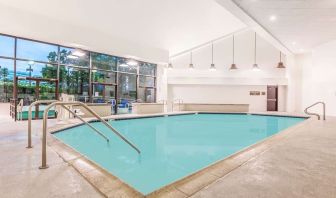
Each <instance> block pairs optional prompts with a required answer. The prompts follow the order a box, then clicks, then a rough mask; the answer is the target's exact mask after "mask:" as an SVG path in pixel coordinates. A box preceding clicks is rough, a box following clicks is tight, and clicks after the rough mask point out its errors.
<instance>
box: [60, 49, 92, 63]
mask: <svg viewBox="0 0 336 198" xmlns="http://www.w3.org/2000/svg"><path fill="white" fill-rule="evenodd" d="M60 64H63V65H74V66H81V67H89V65H90V56H89V52H87V51H83V50H79V49H73V48H66V47H61V48H60Z"/></svg>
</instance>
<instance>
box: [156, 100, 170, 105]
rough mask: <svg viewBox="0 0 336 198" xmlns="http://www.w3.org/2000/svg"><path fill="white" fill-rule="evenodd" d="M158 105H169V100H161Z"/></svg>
mask: <svg viewBox="0 0 336 198" xmlns="http://www.w3.org/2000/svg"><path fill="white" fill-rule="evenodd" d="M158 103H162V104H163V105H167V103H168V102H167V100H164V99H162V100H159V101H158Z"/></svg>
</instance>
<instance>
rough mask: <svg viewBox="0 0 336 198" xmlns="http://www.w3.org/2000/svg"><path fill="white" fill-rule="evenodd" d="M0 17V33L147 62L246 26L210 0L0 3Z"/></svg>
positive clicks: (31, 0)
mask: <svg viewBox="0 0 336 198" xmlns="http://www.w3.org/2000/svg"><path fill="white" fill-rule="evenodd" d="M0 18H1V20H0V32H1V33H8V34H15V35H18V36H24V37H29V38H34V39H38V40H45V41H49V42H56V43H60V44H63V45H64V44H66V45H77V46H82V47H84V48H88V49H91V50H95V51H101V52H105V53H114V54H116V55H123V56H125V55H131V56H137V57H140V58H144V59H152V60H151V61H167V58H168V52H169V53H170V54H175V53H178V52H180V51H184V50H186V49H190V48H192V47H194V46H197V45H199V44H201V43H204V42H207V41H209V40H212V39H214V38H218V37H220V36H223V35H226V34H229V33H231V32H234V31H237V30H239V29H242V28H244V27H246V25H245V24H244V23H242V22H241V21H240V20H239V19H238V18H236V17H235V16H233V15H232V14H231V13H230V12H228V11H227V10H226V9H225V8H223V7H222V6H220V5H218V4H217V2H216V1H214V0H99V1H93V0H49V1H47V0H29V1H22V0H10V1H9V0H0ZM165 52H166V54H165ZM154 56H156V57H154Z"/></svg>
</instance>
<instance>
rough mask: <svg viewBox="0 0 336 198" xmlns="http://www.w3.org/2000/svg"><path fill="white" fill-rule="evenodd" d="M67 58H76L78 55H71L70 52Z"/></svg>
mask: <svg viewBox="0 0 336 198" xmlns="http://www.w3.org/2000/svg"><path fill="white" fill-rule="evenodd" d="M67 58H70V59H77V58H78V56H74V55H71V54H70V55H68V56H67Z"/></svg>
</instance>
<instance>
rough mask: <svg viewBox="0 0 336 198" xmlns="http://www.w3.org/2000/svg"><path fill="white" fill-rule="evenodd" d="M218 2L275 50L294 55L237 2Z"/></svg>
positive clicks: (217, 0)
mask: <svg viewBox="0 0 336 198" xmlns="http://www.w3.org/2000/svg"><path fill="white" fill-rule="evenodd" d="M216 2H217V3H218V4H219V5H221V6H223V7H224V8H225V9H226V10H228V11H229V12H231V13H232V14H233V15H234V16H236V17H237V18H239V19H240V20H241V21H242V22H244V23H245V24H246V25H247V26H249V27H250V28H251V29H252V30H254V31H255V32H257V34H258V35H259V36H261V37H262V38H263V39H265V40H266V41H268V42H269V43H270V44H272V45H273V46H274V47H275V48H277V49H279V51H281V52H282V53H284V54H286V55H293V52H292V51H291V50H290V49H288V48H287V47H286V46H285V45H284V44H283V43H282V42H281V41H280V40H279V39H278V38H276V37H275V36H274V35H273V34H271V33H270V32H269V31H268V30H267V29H266V28H265V27H264V26H262V25H261V24H260V23H259V22H258V21H257V20H256V19H255V18H254V17H253V16H251V15H249V14H248V12H247V11H246V10H244V9H243V8H242V7H240V6H239V5H238V4H237V3H236V2H234V1H233V0H216Z"/></svg>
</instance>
